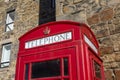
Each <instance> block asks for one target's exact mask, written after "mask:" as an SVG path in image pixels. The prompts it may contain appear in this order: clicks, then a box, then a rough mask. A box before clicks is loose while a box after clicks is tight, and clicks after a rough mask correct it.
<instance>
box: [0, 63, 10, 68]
mask: <svg viewBox="0 0 120 80" xmlns="http://www.w3.org/2000/svg"><path fill="white" fill-rule="evenodd" d="M9 65H10V63H9V62H5V63H1V67H7V66H9Z"/></svg>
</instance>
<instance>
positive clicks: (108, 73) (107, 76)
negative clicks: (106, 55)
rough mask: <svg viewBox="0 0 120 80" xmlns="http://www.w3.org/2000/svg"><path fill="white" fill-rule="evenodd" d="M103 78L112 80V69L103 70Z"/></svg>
mask: <svg viewBox="0 0 120 80" xmlns="http://www.w3.org/2000/svg"><path fill="white" fill-rule="evenodd" d="M105 80H113V71H112V70H106V71H105Z"/></svg>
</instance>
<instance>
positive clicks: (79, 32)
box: [15, 21, 105, 80]
mask: <svg viewBox="0 0 120 80" xmlns="http://www.w3.org/2000/svg"><path fill="white" fill-rule="evenodd" d="M66 32H71V36H72V38H71V39H69V40H62V41H58V42H57V41H56V42H54V43H52V42H51V43H49V44H44V45H41V46H34V47H31V48H25V46H26V45H25V44H26V43H27V42H30V41H35V40H38V39H43V38H50V37H53V36H54V35H59V34H62V33H66ZM19 41H20V45H19V52H18V56H17V65H16V77H15V80H105V79H104V71H103V64H102V60H101V59H100V56H99V46H98V43H97V40H96V38H95V36H94V34H93V32H92V31H91V30H90V28H89V27H88V26H87V25H85V24H82V23H77V22H71V21H57V22H50V23H47V24H43V25H40V26H38V27H36V28H34V29H32V30H31V31H29V32H27V33H26V34H24V35H23V36H22V37H20V38H19ZM44 43H45V42H44ZM91 43H92V44H91ZM95 50H97V52H96V51H95ZM63 58H67V59H68V73H69V74H68V75H67V76H66V75H64V68H63V67H64V63H63ZM53 59H60V76H54V77H44V78H34V79H32V77H31V73H32V71H31V68H32V63H34V62H42V61H46V60H48V61H49V60H53ZM94 61H96V62H97V63H98V64H99V65H100V70H101V78H98V77H96V75H95V67H94V63H93V62H94ZM26 64H28V65H29V69H28V75H27V76H28V79H25V76H26V75H25V70H26V69H25V65H26ZM53 67H54V66H53Z"/></svg>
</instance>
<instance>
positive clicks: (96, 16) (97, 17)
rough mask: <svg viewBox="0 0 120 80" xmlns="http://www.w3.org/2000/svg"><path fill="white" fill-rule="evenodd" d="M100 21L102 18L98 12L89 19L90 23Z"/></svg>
mask: <svg viewBox="0 0 120 80" xmlns="http://www.w3.org/2000/svg"><path fill="white" fill-rule="evenodd" d="M99 21H100V19H99V15H98V14H94V15H93V16H92V17H90V18H88V19H87V22H88V24H89V25H93V24H98V23H99Z"/></svg>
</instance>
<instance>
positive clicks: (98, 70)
mask: <svg viewBox="0 0 120 80" xmlns="http://www.w3.org/2000/svg"><path fill="white" fill-rule="evenodd" d="M94 66H95V75H96V77H97V78H101V66H100V65H99V64H98V63H97V62H94Z"/></svg>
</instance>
